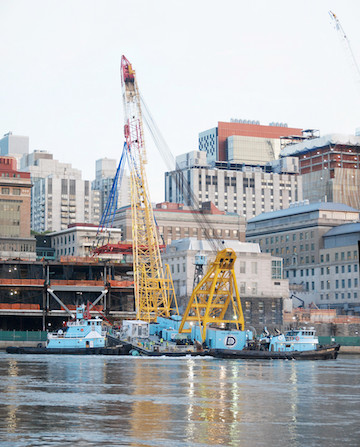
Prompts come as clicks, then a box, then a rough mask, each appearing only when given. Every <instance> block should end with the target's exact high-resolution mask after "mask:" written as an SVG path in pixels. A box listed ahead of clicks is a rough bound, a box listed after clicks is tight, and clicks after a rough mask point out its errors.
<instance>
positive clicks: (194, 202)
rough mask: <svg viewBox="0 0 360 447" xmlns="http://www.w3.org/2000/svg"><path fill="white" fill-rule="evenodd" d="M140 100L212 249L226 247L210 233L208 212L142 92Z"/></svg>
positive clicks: (150, 130)
mask: <svg viewBox="0 0 360 447" xmlns="http://www.w3.org/2000/svg"><path fill="white" fill-rule="evenodd" d="M140 101H141V104H142V106H143V107H142V110H143V118H144V122H145V124H146V126H147V128H148V130H149V132H150V134H151V136H152V138H153V140H154V143H155V146H156V147H157V149H158V151H159V152H160V155H161V156H162V158H163V161H164V162H165V165H166V167H167V169H168V170H169V171H174V168H175V176H174V177H175V183H176V186H177V188H178V189H179V191H181V190H182V191H183V193H182V195H183V196H184V190H185V196H186V197H185V198H186V201H187V203H186V205H188V206H189V207H190V208H191V210H192V211H193V216H194V218H195V220H196V222H197V224H198V225H199V227H200V229H201V230H202V231H203V232H204V235H205V238H206V240H207V241H208V242H209V244H210V245H211V248H212V251H213V252H214V253H216V252H218V251H219V250H222V249H223V248H224V246H223V243H222V239H221V238H219V237H218V235H217V234H213V235H210V229H211V224H210V222H209V219H207V217H206V214H204V213H203V212H201V210H200V203H199V201H198V199H197V197H196V196H195V194H194V191H193V190H192V188H191V186H190V183H189V182H188V181H187V179H186V178H185V175H184V173H183V170H182V169H180V167H179V165H178V164H176V162H175V158H174V155H173V154H172V152H171V150H170V148H169V146H168V144H167V143H166V141H165V139H164V137H163V136H162V134H161V132H160V130H159V128H158V126H157V124H156V122H155V120H154V118H153V117H152V115H151V113H150V110H149V108H148V107H147V105H146V103H145V101H144V98H143V96H142V95H141V94H140Z"/></svg>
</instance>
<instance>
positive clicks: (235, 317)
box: [141, 98, 244, 342]
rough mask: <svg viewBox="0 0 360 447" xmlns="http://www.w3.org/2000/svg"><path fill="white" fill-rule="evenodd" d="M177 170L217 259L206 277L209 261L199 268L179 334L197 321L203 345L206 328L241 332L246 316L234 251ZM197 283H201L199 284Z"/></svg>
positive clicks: (157, 136) (163, 147) (169, 162)
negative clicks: (213, 228)
mask: <svg viewBox="0 0 360 447" xmlns="http://www.w3.org/2000/svg"><path fill="white" fill-rule="evenodd" d="M141 103H142V105H143V111H144V121H145V123H146V124H147V126H148V127H149V130H150V133H151V135H152V137H153V139H154V141H155V144H156V146H157V148H158V149H159V152H160V153H161V155H162V157H163V160H164V162H165V164H166V166H167V168H168V169H169V170H173V169H174V167H175V165H176V164H175V159H174V157H173V155H172V154H171V151H170V149H169V147H168V146H167V144H166V142H165V140H164V138H163V137H162V135H161V133H160V131H159V129H158V127H157V126H156V124H155V121H154V119H153V118H152V116H151V114H150V111H149V109H148V107H147V106H146V104H145V102H144V100H143V98H141ZM175 169H176V171H177V173H176V174H177V175H176V177H175V178H176V182H177V184H178V186H180V185H181V190H182V192H183V196H184V197H185V199H186V200H187V202H188V204H189V205H190V207H191V208H192V210H193V211H194V217H195V219H196V223H197V225H198V227H199V228H201V229H202V230H203V233H204V235H205V238H206V239H207V241H208V242H209V244H210V246H211V247H212V251H213V254H214V257H215V260H214V261H213V262H212V263H210V265H209V267H208V269H207V271H206V272H205V274H203V271H202V268H203V266H204V263H205V262H206V261H205V260H204V259H203V260H202V265H201V266H198V267H199V272H195V273H198V275H196V279H195V281H194V283H195V282H196V284H197V285H195V284H194V285H195V287H194V290H193V292H192V294H191V297H190V299H189V302H188V304H187V308H186V310H185V312H184V315H183V318H182V321H181V325H180V329H179V332H180V333H184V332H191V326H192V325H193V324H194V323H195V322H196V323H197V324H198V325H199V327H200V331H201V336H202V342H204V341H205V338H206V328H207V326H208V325H209V324H216V325H218V326H220V327H221V326H224V325H226V324H229V325H233V326H235V327H236V328H238V329H239V328H240V329H241V330H243V329H244V315H243V311H242V306H241V301H240V296H239V292H238V287H237V284H236V278H235V271H234V264H235V260H236V255H235V253H234V251H233V250H231V249H224V244H223V241H222V240H221V239H220V238H219V237H218V236H217V235H216V234H215V236H214V235H213V232H210V230H211V225H210V223H209V221H208V219H207V217H206V214H205V213H203V212H199V209H200V206H199V202H198V200H197V198H196V197H195V194H194V193H193V191H192V189H191V186H190V184H189V182H188V181H187V179H186V178H185V176H184V174H183V172H182V170H181V169H179V167H178V166H176V167H175ZM211 233H212V234H211ZM195 263H196V260H195ZM200 277H201V279H200ZM198 280H200V281H199V282H198ZM230 305H231V306H230Z"/></svg>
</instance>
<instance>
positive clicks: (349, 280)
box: [348, 278, 351, 289]
mask: <svg viewBox="0 0 360 447" xmlns="http://www.w3.org/2000/svg"><path fill="white" fill-rule="evenodd" d="M348 287H349V289H350V288H351V279H350V278H349V279H348Z"/></svg>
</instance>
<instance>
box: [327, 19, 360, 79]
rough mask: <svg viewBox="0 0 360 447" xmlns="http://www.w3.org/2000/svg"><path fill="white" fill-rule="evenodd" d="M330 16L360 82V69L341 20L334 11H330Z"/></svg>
mask: <svg viewBox="0 0 360 447" xmlns="http://www.w3.org/2000/svg"><path fill="white" fill-rule="evenodd" d="M329 15H330V17H331V19H332V20H333V22H334V24H335V29H336V31H337V32H338V33H339V36H340V40H341V43H342V44H343V45H344V48H345V51H346V53H347V54H348V56H349V59H350V60H351V64H352V66H353V68H354V70H355V74H356V78H357V81H360V68H359V65H358V63H357V61H356V58H355V55H354V52H353V50H352V48H351V45H350V40H349V38H348V37H347V35H346V34H345V31H344V29H343V27H342V26H341V23H340V20H339V18H338V17H337V16H336V15H335V14H334V13H333V12H332V11H329Z"/></svg>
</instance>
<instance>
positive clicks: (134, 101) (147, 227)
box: [121, 56, 244, 342]
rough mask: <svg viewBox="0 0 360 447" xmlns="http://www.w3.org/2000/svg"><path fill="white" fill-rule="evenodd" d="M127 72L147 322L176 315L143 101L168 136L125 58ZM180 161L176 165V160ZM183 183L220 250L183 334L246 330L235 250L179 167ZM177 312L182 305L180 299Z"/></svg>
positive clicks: (139, 291) (138, 264)
mask: <svg viewBox="0 0 360 447" xmlns="http://www.w3.org/2000/svg"><path fill="white" fill-rule="evenodd" d="M121 74H122V85H123V97H124V107H125V138H126V142H127V146H128V159H129V165H130V178H131V200H132V201H131V209H132V224H133V229H132V231H133V233H132V234H133V256H134V284H135V300H136V306H137V317H138V318H139V319H144V320H147V321H154V320H156V316H165V317H169V316H170V313H171V298H170V294H172V295H173V296H174V297H175V293H174V288H173V284H172V280H171V275H170V271H169V268H168V266H167V275H166V277H165V276H164V275H163V273H162V265H161V257H160V250H159V242H158V236H157V231H156V226H155V222H154V216H153V210H152V207H151V203H150V200H149V192H148V186H147V181H146V172H145V163H146V152H145V145H144V132H143V120H142V109H141V104H143V106H144V111H145V122H146V123H147V124H148V126H149V128H150V132H151V133H152V135H153V137H154V139H155V140H156V142H157V143H158V144H157V145H158V146H159V143H160V146H164V140H163V138H162V137H161V136H160V135H159V130H158V129H157V126H156V125H155V123H154V120H153V119H152V117H151V116H150V113H149V111H148V109H147V107H146V105H145V103H144V101H143V100H142V99H141V97H140V93H139V89H138V86H137V82H136V75H135V71H134V70H133V68H132V66H131V64H130V62H129V61H128V60H127V59H126V58H125V56H123V57H122V62H121ZM158 149H159V150H160V151H161V153H162V155H163V158H164V159H165V162H166V164H167V167H168V168H169V169H170V170H171V169H172V168H173V166H171V165H170V164H171V159H173V157H172V156H171V154H170V151H169V150H168V148H167V147H165V150H164V147H158ZM173 165H175V163H173ZM177 171H178V175H177V176H176V179H177V181H178V182H179V184H181V187H182V188H183V192H184V195H186V197H187V199H188V201H189V203H190V204H191V205H192V207H193V209H194V208H195V207H196V208H197V210H196V211H195V210H194V211H195V212H194V217H195V219H196V221H197V224H198V226H199V228H201V229H203V230H204V234H205V237H206V238H207V239H208V241H209V243H210V245H211V246H212V249H213V252H214V253H216V256H215V259H214V261H213V262H211V263H210V265H209V266H208V269H207V271H206V273H205V275H204V277H203V278H202V279H201V281H200V282H199V283H198V284H197V286H196V287H195V288H194V290H193V292H192V295H191V297H190V299H189V302H188V304H187V308H186V310H185V312H184V315H183V318H182V321H181V325H180V328H179V332H180V333H184V332H191V326H192V325H193V324H197V325H198V326H199V330H200V333H201V339H202V342H204V341H205V339H206V330H207V327H208V326H209V325H210V324H211V325H218V326H220V327H223V326H224V325H225V324H232V325H233V326H234V327H236V328H237V329H240V330H243V329H244V316H243V311H242V306H241V301H240V295H239V291H238V287H237V283H236V277H235V270H234V266H235V261H236V255H235V252H234V251H233V250H232V249H229V248H225V249H224V246H223V244H222V242H221V241H220V240H219V239H218V238H216V237H215V238H214V237H210V225H209V223H208V220H207V218H206V214H203V213H201V212H199V206H196V204H197V199H196V198H195V196H194V194H193V192H192V190H191V188H190V185H189V183H188V182H187V181H186V179H185V178H184V176H183V173H182V172H181V170H177ZM175 306H176V310H177V304H176V300H175Z"/></svg>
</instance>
